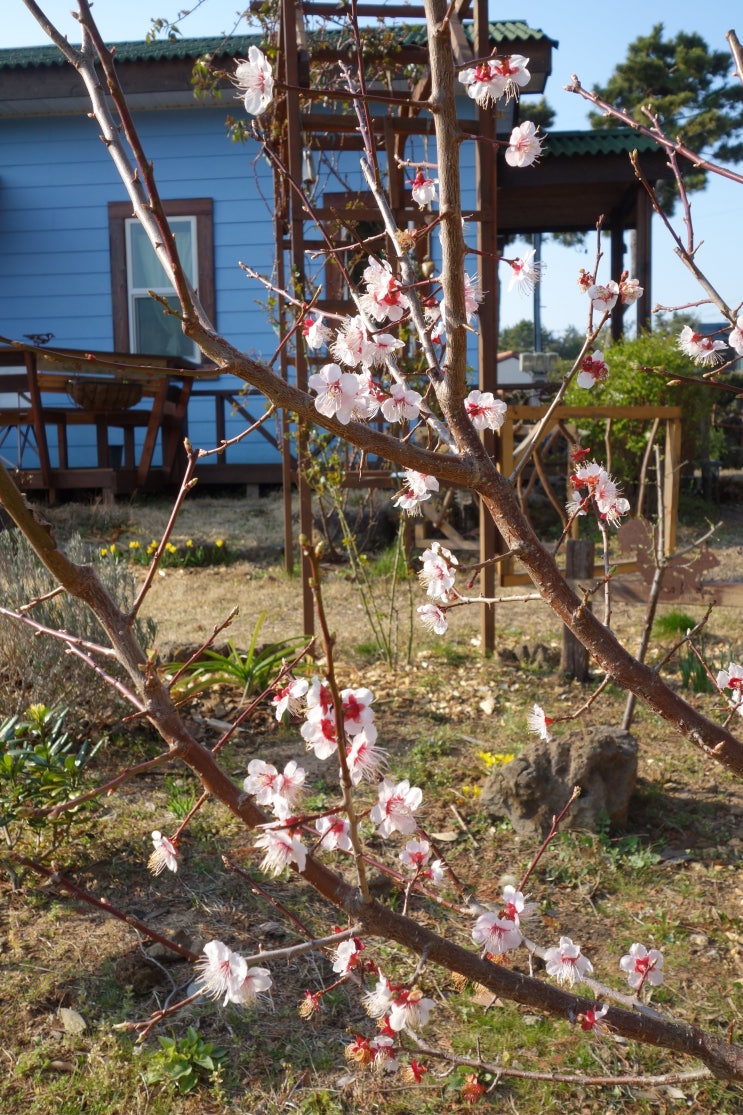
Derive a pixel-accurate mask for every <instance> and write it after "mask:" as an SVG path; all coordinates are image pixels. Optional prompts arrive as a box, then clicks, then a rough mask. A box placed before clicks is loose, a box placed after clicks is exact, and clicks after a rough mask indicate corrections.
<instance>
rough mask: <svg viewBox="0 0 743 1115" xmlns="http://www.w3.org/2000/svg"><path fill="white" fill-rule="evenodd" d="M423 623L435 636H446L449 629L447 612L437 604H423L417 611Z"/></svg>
mask: <svg viewBox="0 0 743 1115" xmlns="http://www.w3.org/2000/svg"><path fill="white" fill-rule="evenodd" d="M417 612H418V615H419V616H420V620H421V623H422V624H423V625H424V627H428V628H429V630H430V631H433V633H434V635H445V634H446V632H447V630H448V628H449V621H448V619H447V618H446V612H445V611H444V610H443V609H442V608H439V607H438V606H437V605H436V604H421V606H420V607H419V608H418V609H417Z"/></svg>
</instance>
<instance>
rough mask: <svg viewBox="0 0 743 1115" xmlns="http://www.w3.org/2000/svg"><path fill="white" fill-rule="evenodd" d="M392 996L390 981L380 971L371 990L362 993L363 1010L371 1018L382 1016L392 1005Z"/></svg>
mask: <svg viewBox="0 0 743 1115" xmlns="http://www.w3.org/2000/svg"><path fill="white" fill-rule="evenodd" d="M393 997H394V993H393V991H392V985H391V984H390V981H389V980H388V979H387V977H386V976H385V975H383V974H382V973H381V972H380V973H379V977H378V979H377V982H376V984H375V986H374V988H373V990H371V991H366V992H365V993H364V995H363V1004H364V1010H365V1011H366V1013H367V1014H368V1015H369V1016H370V1017H371V1018H384V1016H385V1015H386V1014H387V1012H388V1011H389V1009H390V1007H391V1005H392V1001H393Z"/></svg>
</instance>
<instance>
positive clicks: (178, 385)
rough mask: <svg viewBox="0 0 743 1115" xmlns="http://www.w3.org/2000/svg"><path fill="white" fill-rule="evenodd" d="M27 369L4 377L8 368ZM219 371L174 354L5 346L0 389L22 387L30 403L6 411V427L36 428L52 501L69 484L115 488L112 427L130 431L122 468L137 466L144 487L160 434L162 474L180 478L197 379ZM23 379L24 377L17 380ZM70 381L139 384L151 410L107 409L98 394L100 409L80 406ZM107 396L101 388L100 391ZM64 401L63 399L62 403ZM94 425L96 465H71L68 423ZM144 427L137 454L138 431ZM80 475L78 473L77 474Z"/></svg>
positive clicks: (1, 420)
mask: <svg viewBox="0 0 743 1115" xmlns="http://www.w3.org/2000/svg"><path fill="white" fill-rule="evenodd" d="M21 366H25V373H20V372H16V373H15V374H13V373H11V374H10V375H8V374H6V375H3V374H2V368H3V367H6V368H12V369H14V371H15V369H20V367H21ZM218 374H219V373H218V371H217V369H196V368H183V367H182V366H180V365H177V364H176V362H175V361H173V360H172V359H170V358H168V357H158V356H143V355H138V354H129V353H125V354H121V353H83V352H78V351H75V350H70V349H65V350H61V349H55V350H54V351H49V350H45V349H40V348H38V347H33V346H29V347H20V346H19V347H17V348H16V347H15V346H13V347H12V348H10V347H9V348H4V349H0V392H3V391H5V392H7V391H16V390H17V391H18V392H19V393H20V397H21V398H22V399H23V400H24V401H23V403H22V405H19V408H18V410H17V411H9V410H8V411H7V412H6V411H0V426H2V425H16V426H19V427H20V426H21V425H26V426H28V427H32V428H33V431H34V437H35V439H36V447H37V452H38V457H39V471H40V474H41V486H42V487H44V488H47V489H48V491H49V494H50V498H51V499H53V498H54V493H55V489H57V488H63V487H80V486H83V487H91V488H99V487H100V488H112V487H113V486H114V482H115V474H116V471H117V469H116V468H112V462H111V454H110V451H109V450H110V442H109V431H110V430H111V429H112V428H114V429H121V430H123V436H124V446H123V457H124V459H123V467H124V469H127V470H130V471H133V472H134V473H135V476H136V485H137V487H142V486H143V485H144V484H145V482H146V480H147V477H148V475H149V473H150V469H151V467H152V459H153V455H154V451H155V447H156V444H157V437H158V433H160V434H161V437H162V458H163V464H162V467H163V473H164V476H165V478H166V479H167V480H172V479H176V477H177V472H178V469H179V460H178V451H179V449H180V447H181V446H182V444H183V435H184V427H185V419H186V414H187V409H188V401H189V398H190V396H191V389H192V386H193V380H194V378H195V377H199V378H202V377H205V378H214V377H215V376H217V375H218ZM16 381H17V382H16ZM70 381H76V382H77V383H80V384H86V383H87V384H104V385H105V384H107V383H110V384H111V385H112V386H113V387H114V390H115V388H116V385H117V384H122V383H127V384H137V385H138V386H139V388H140V389H141V398H142V399H144V400H149V401H150V405H149V407H146V408H145V407H131V408H126V407H119V406H116V405H112V406H111V407H110V408H106V404H105V399H103V400H102V399H101V398H99V399H98V400H97V401H96V405H94V406H78V405H75V404H74V403H73V400H72V399H71V397H70V393H69V392H70ZM97 394H99V395H100V394H101V392H100V391H99V392H97ZM58 400H59V401H58ZM52 424H53V425H56V427H57V438H58V447H59V468H58V469H52V467H51V462H50V456H49V445H48V441H47V433H46V430H47V426H49V425H52ZM70 426H93V427H95V431H96V458H97V462H96V467H95V468H85V469H77V468H76V469H70V467H69V457H68V427H70ZM136 429H143V430H144V441H143V444H142V449H141V452H140V453H139V456H138V458H137V454H136V451H135V436H134V434H135V430H136ZM73 474H74V475H73Z"/></svg>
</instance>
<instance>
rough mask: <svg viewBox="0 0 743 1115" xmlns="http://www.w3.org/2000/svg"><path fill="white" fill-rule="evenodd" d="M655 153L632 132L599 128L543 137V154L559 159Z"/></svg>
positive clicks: (649, 142) (644, 138)
mask: <svg viewBox="0 0 743 1115" xmlns="http://www.w3.org/2000/svg"><path fill="white" fill-rule="evenodd" d="M635 149H636V150H638V151H640V152H641V153H642V152H645V151H657V150H658V144H657V143H656V142H655V141H654V140H652V139H651V138H650V137H649V136H645V135H641V134H640V132H636V131H635V130H634V128H599V129H597V130H596V131H593V130H590V131H583V132H551V131H550V130H549V129H548V130H547V132H546V133H545V145H544V154H545V157H546V156H548V155H561V156H562V157H563V158H570V156H571V155H626V154H628V153H629V152H630V151H634V150H635Z"/></svg>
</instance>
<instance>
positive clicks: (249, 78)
mask: <svg viewBox="0 0 743 1115" xmlns="http://www.w3.org/2000/svg"><path fill="white" fill-rule="evenodd" d="M235 83H236V84H237V87H238V89H239V90H240V92H241V93H244V97H243V104H244V105H245V111H246V112H247V113H249V114H250V115H251V116H260V114H261V113H262V112H265V110H266V109H267V108H268V106H269V105H270V103H271V100H272V98H273V74H272V72H271V67H270V65H269V63H268V61H267V60H266V56H265V54H264V53H263V51H262V50H259V49H258V47H257V46H251V47H250V49H249V51H248V58H247V60H246V59H245V58H240V59H238V63H237V69H236V70H235Z"/></svg>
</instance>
